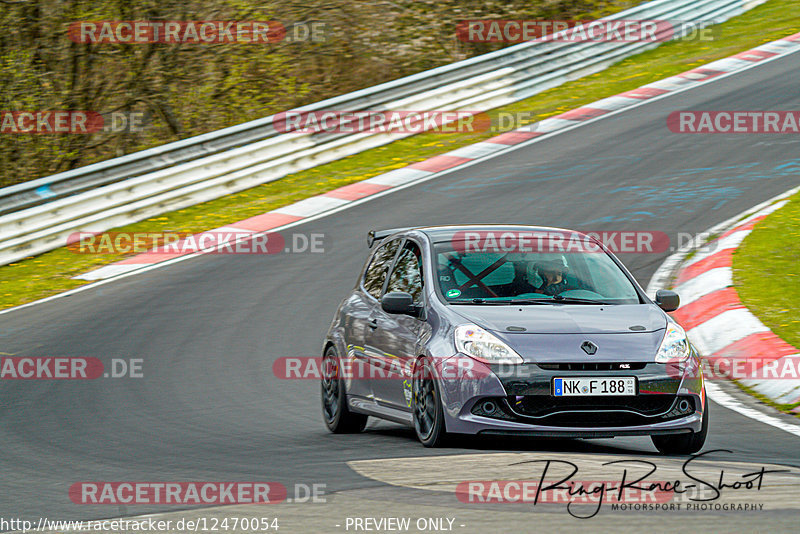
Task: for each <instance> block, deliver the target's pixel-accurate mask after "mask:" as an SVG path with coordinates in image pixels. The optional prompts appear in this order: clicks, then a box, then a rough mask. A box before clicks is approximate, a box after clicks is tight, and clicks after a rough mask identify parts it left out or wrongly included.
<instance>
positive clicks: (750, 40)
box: [0, 0, 800, 309]
mask: <svg viewBox="0 0 800 534" xmlns="http://www.w3.org/2000/svg"><path fill="white" fill-rule="evenodd" d="M795 10H796V0H771V1H770V2H767V3H766V4H763V5H761V6H759V7H757V8H755V9H753V10H751V11H749V12H747V13H745V14H744V15H742V16H740V17H737V18H736V19H732V20H730V21H728V22H726V23H725V24H723V25H721V26H720V27H719V28H718V29H717V30H716V31H715V32H714V35H715V36H716V38H715V40H714V41H710V42H709V41H706V42H693V41H686V42H680V41H676V42H670V43H665V44H664V45H662V46H660V47H658V48H656V49H654V50H651V51H649V52H645V53H642V54H639V55H637V56H633V57H631V58H628V59H626V60H624V61H622V62H620V63H619V64H617V65H614V66H612V67H611V68H609V69H606V70H605V71H603V72H600V73H597V74H594V75H591V76H587V77H585V78H582V79H580V80H576V81H573V82H569V83H566V84H564V85H561V86H560V87H556V88H554V89H551V90H549V91H546V92H544V93H541V94H538V95H536V96H534V97H532V98H529V99H527V100H524V101H521V102H518V103H516V104H513V105H510V106H506V107H504V108H501V109H498V110H494V111H492V112H490V115H491V116H493V117H494V116H496V115H497V114H498V113H499V112H510V113H517V112H528V113H530V115H531V118H530V120H529V121H528V122H535V121H538V120H541V119H543V118H545V117H548V116H552V115H556V114H558V113H562V112H564V111H567V110H569V109H574V108H576V107H580V106H582V105H585V104H588V103H590V102H593V101H595V100H599V99H601V98H604V97H607V96H612V95H615V94H617V93H621V92H623V91H628V90H630V89H635V88H637V87H639V86H642V85H645V84H647V83H650V82H653V81H656V80H659V79H661V78H665V77H668V76H672V75H675V74H678V73H680V72H683V71H686V70H689V69H692V68H694V67H697V66H699V65H702V64H705V63H708V62H710V61H713V60H716V59H720V58H723V57H727V56H730V55H733V54H736V53H738V52H741V51H744V50H747V49H750V48H753V47H755V46H758V45H759V44H762V43H764V42H768V41H773V40H776V39H779V38H781V37H784V36H787V35H791V34H794V33H797V32H799V31H800V22H799V21H798V19H797V17H792V16H790V15H788V14H790V13H792V12H794V11H795ZM520 125H521V124H518V125H517V126H520ZM497 133H499V132H475V133H471V134H464V133H458V134H436V133H431V134H421V135H416V136H413V137H411V138H407V139H403V140H400V141H396V142H394V143H391V144H389V145H386V146H383V147H380V148H375V149H372V150H369V151H367V152H363V153H361V154H357V155H354V156H350V157H347V158H343V159H341V160H338V161H335V162H333V163H329V164H327V165H322V166H320V167H317V168H314V169H310V170H307V171H303V172H299V173H296V174H293V175H290V176H287V177H285V178H283V179H281V180H279V181H276V182H272V183H268V184H264V185H261V186H258V187H254V188H252V189H249V190H247V191H243V192H241V193H237V194H233V195H229V196H226V197H224V198H220V199H217V200H213V201H211V202H206V203H203V204H199V205H197V206H193V207H191V208H187V209H183V210H179V211H174V212H171V213H166V214H164V215H161V216H159V217H154V218H152V219H148V220H146V221H142V222H139V223H136V224H131V225H127V226H125V227H122V228H118V229H115V230H118V231H148V232H157V231H165V230H171V231H179V232H198V231H201V230H207V229H210V228H216V227H218V226H222V225H224V224H229V223H232V222H235V221H238V220H241V219H245V218H247V217H251V216H253V215H257V214H260V213H263V212H265V211H269V210H272V209H275V208H277V207H280V206H283V205H286V204H290V203H292V202H295V201H297V200H300V199H303V198H307V197H309V196H313V195H317V194H320V193H323V192H325V191H329V190H331V189H336V188H337V187H341V186H343V185H347V184H349V183H353V182H357V181H361V180H364V179H367V178H370V177H372V176H376V175H378V174H381V173H384V172H387V171H390V170H392V169H397V168H400V167H405V166H406V165H410V164H412V163H415V162H417V161H422V160H425V159H428V158H430V157H432V156H435V155H437V154H441V153H443V152H447V151H450V150H454V149H456V148H459V147H462V146H465V145H469V144H472V143H475V142H478V141H481V140H483V139H487V138H489V137H492V136H494V135H496V134H497ZM122 257H123V256H122V255H99V256H87V255H78V254H75V253H73V252H70V251H68V250H65V249H59V250H54V251H51V252H48V253H45V254H41V255H39V256H36V257H33V258H27V259H25V260H22V261H20V262H18V263H15V264H11V265H8V266H4V267H0V309H3V308H7V307H10V306H14V305H17V304H22V303H24V302H29V301H32V300H36V299H39V298H42V297H46V296H48V295H51V294H53V293H58V292H61V291H64V290H67V289H71V288H74V287H77V286H79V285H83V284H85V283H87V282H84V281H79V280H72V279H71V277H72V276H75V275H78V274H81V273H84V272H86V271H88V270H91V269H93V268H96V267H99V266H101V265H105V264H108V263H113V262H114V261H117V260H118V259H120V258H122Z"/></svg>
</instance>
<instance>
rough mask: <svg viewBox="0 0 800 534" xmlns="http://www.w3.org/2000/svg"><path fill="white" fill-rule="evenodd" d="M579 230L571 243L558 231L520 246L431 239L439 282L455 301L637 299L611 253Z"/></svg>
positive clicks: (621, 301)
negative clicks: (556, 234)
mask: <svg viewBox="0 0 800 534" xmlns="http://www.w3.org/2000/svg"><path fill="white" fill-rule="evenodd" d="M577 235H579V236H581V237H580V239H579V240H578V241H577V242H575V243H572V245H571V246H568V243H569V242H568V241H567V242H565V241H564V239H563V237H562V238H561V239H551V238H546V239H538V240H534V241H533V242H532V243H531V242H530V241H528V242H527V243H526V242H525V241H522V243H526V244H528V245H530V246H528V247H522V246H518V241H514V240H508V241H506V242H503V245H502V246H501V244H500V242H499V241H494V240H489V241H488V243H485V242H484V241H482V240H478V241H474V240H473V241H469V240H464V239H463V238H459V237H458V234H457V237H455V238H454V239H451V240H448V241H446V242H439V243H436V244H435V245H434V251H435V254H436V267H437V281H438V284H439V288H440V290H441V292H442V295H444V297H445V298H446V299H447V301H448V302H449V303H453V304H458V303H470V304H473V303H474V304H484V303H485V304H503V303H514V304H517V303H520V304H546V303H559V302H560V303H574V304H638V303H639V302H640V299H639V295H638V293H637V291H636V289H635V287H634V285H633V284H632V283H631V281H630V280H629V279H628V277H627V276H626V275H625V273H623V272H622V270H620V268H619V267H618V266H617V264H616V263H615V262H614V261H613V260H612V259H611V257H610V256H609V255H608V254H607V253H606V252H605V251H603V250H602V249H601V248H600V247H599V246H597V245H596V244H595V243H594V242H589V240H588V238H586V237H585V236H582V234H577ZM576 243H577V244H576Z"/></svg>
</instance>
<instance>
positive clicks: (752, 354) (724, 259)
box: [647, 187, 800, 404]
mask: <svg viewBox="0 0 800 534" xmlns="http://www.w3.org/2000/svg"><path fill="white" fill-rule="evenodd" d="M798 191H800V187H797V188H794V189H792V190H790V191H787V192H786V193H783V194H782V195H780V196H778V197H776V198H773V199H771V200H769V201H767V202H766V203H764V204H761V205H759V206H756V207H755V208H753V209H751V210H749V212H748V213H746V214H745V215H744V216H743V217H737V218H736V220H735V222H732V221H726V222H724V223H722V224H720V225H717V226H716V227H714V228H712V229H710V230H709V231H708V232H707V234H706V235H712V234H719V237H717V238H716V239H714V240H711V241H708V242H705V243H694V244H692V245H690V246H688V247H686V248H685V249H682V250H681V251H679V252H678V253H676V254H675V255H674V256H673V257H671V258H669V259H668V260H667V261H666V262H664V265H662V267H661V268H660V269H659V272H657V273H656V275H654V277H653V280H652V281H651V283H650V285H649V286H648V289H647V291H648V293H649V294H651V295H652V294H653V293H654V292H655V291H656V290H657V289H659V288H661V287H665V286H666V285H668V284H667V280H668V279H669V278H671V277H672V276H673V274H672V273H674V276H675V278H674V287H673V290H674V291H675V292H676V293H678V294H679V295H680V297H681V307H680V308H679V309H678V310H676V311H675V312H673V313H672V316H673V317H674V318H675V319H676V320H677V321H678V322H679V323H680V324H681V325H682V326H683V327H684V329H685V330H686V334H687V336H688V337H689V339H690V340H691V342H692V344H693V345H694V346H695V347H696V348H697V350H698V351H699V352H700V354H701V355H702V356H703V357H704V358H707V360H708V365H711V366H714V365H715V363H716V362H720V361H725V360H727V361H742V360H745V361H749V362H751V363H752V365H750V366H748V370H749V371H750V372H749V373H748V374H749V375H750V376H753V374H755V375H757V376H758V378H740V380H739V381H740V382H741V383H742V384H744V385H746V386H748V387H750V388H752V389H753V390H755V391H756V392H758V393H760V394H762V395H764V396H766V397H768V398H769V399H772V400H773V401H775V402H778V403H782V404H793V403H796V402H800V376H798V369H797V362H798V361H799V360H800V349H797V348H796V347H793V346H792V345H790V344H788V343H786V342H785V341H783V340H782V339H781V338H779V337H778V336H776V335H775V334H774V333H773V332H772V331H771V330H770V329H769V328H768V327H767V326H766V325H764V324H763V323H762V322H761V321H760V320H759V319H758V318H757V317H756V316H755V315H753V314H752V313H751V312H750V311H749V310H748V309H747V308H746V307H745V306H744V304H743V303H742V301H741V300H740V299H739V295H738V294H737V293H736V290H735V289H734V288H733V279H732V278H733V276H732V270H731V264H732V260H733V253H734V251H735V250H736V249H737V248H738V247H739V245H740V244H741V243H742V241H743V240H744V238H745V237H747V236H748V235H749V234H750V232H752V230H753V228H754V227H755V225H756V224H758V223H759V222H760V221H762V220H764V219H765V218H766V217H767V216H768V215H769V214H770V213H772V212H774V211H775V210H778V209H780V208H782V207H783V206H784V205H785V204H786V202H788V200H787V199H788V197H789V196H791V195H793V194H795V193H797V192H798ZM690 251H695V254H694V255H693V256H692V257H691V258H689V259H685V258H687V256H688V254H689V252H690ZM765 366H768V367H765ZM767 369H769V372H767ZM717 375H718V373H714V376H717ZM772 377H775V378H772Z"/></svg>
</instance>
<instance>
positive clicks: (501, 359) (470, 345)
mask: <svg viewBox="0 0 800 534" xmlns="http://www.w3.org/2000/svg"><path fill="white" fill-rule="evenodd" d="M455 338H456V349H458V351H459V352H463V353H464V354H466V355H468V356H471V357H472V358H475V359H476V360H480V361H482V362H485V363H506V364H507V363H511V364H515V363H522V362H523V360H522V356H520V355H519V354H517V353H516V352H515V351H514V349H512V348H511V347H509V346H508V345H506V344H505V343H503V342H502V341H500V340H499V339H497V338H496V337H495V336H493V335H492V334H490V333H489V332H487V331H486V330H484V329H483V328H481V327H480V326H476V325H474V324H463V325H461V326H458V327H456V332H455Z"/></svg>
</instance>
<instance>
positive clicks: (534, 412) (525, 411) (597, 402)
mask: <svg viewBox="0 0 800 534" xmlns="http://www.w3.org/2000/svg"><path fill="white" fill-rule="evenodd" d="M508 401H509V403H510V405H511V407H512V408H513V410H514V411H515V412H517V413H519V414H521V415H526V416H529V417H544V416H547V415H550V414H553V413H556V412H560V411H568V412H576V411H590V412H603V411H620V410H628V411H633V412H636V413H638V414H641V415H646V416H653V415H658V414H661V413H665V412H667V411H669V409H670V408H671V407H672V404H673V402H675V396H674V395H636V396H624V397H605V396H603V397H598V396H576V397H554V396H552V395H526V396H524V397H521V398H519V397H510V398H509V399H508Z"/></svg>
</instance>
